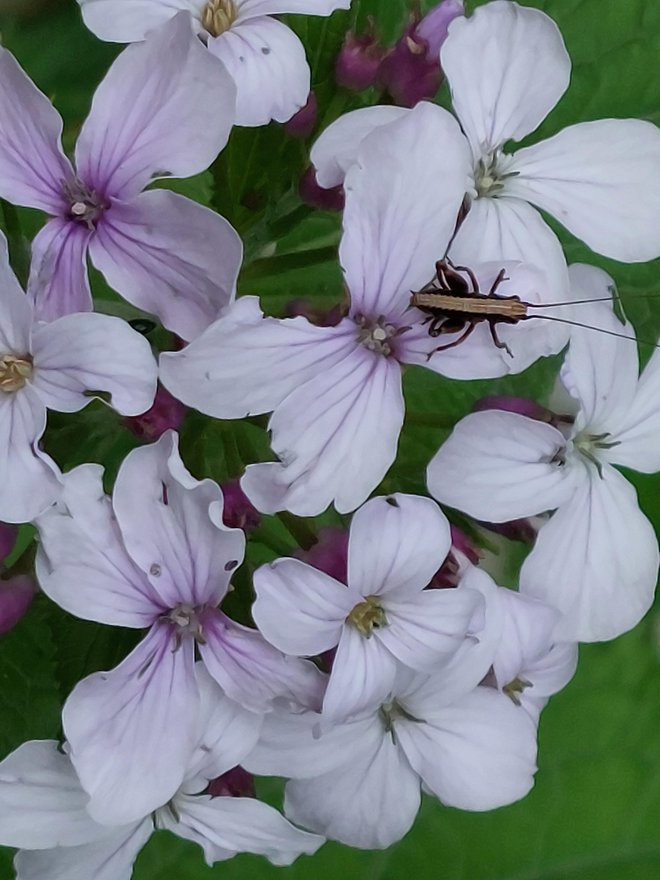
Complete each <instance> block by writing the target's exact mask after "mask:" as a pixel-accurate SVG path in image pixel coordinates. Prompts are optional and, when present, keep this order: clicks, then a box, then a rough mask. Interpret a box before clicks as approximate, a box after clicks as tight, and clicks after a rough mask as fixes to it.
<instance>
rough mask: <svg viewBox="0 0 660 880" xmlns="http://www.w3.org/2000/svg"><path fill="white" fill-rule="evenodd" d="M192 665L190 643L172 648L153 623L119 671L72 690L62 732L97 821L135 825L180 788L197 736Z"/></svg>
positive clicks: (163, 628) (166, 633) (165, 630)
mask: <svg viewBox="0 0 660 880" xmlns="http://www.w3.org/2000/svg"><path fill="white" fill-rule="evenodd" d="M194 665H195V664H194V643H193V641H192V640H191V639H184V640H183V641H182V642H181V644H180V645H179V646H175V644H174V636H173V633H172V629H171V627H170V626H169V625H168V624H165V623H156V624H155V625H154V626H153V627H152V629H151V630H150V632H149V633H148V634H147V636H146V637H145V638H144V639H143V641H142V642H140V644H139V645H138V646H137V648H135V649H134V650H133V651H132V652H131V653H130V654H129V655H128V657H127V658H126V659H125V660H124V661H123V662H122V663H120V665H119V666H117V667H116V668H115V669H113V670H112V671H111V672H96V673H94V674H93V675H90V676H88V677H87V678H85V679H83V680H82V681H81V682H79V684H77V685H76V687H75V688H74V689H73V692H72V693H71V695H70V697H69V699H68V700H67V701H66V703H65V706H64V711H63V714H62V719H63V724H64V731H65V733H66V736H67V739H68V741H69V744H70V746H71V760H72V762H73V765H74V767H75V768H76V771H77V772H78V776H79V777H80V781H81V783H82V786H83V788H84V789H85V790H86V791H87V792H88V794H89V795H90V801H89V805H88V809H89V812H90V814H91V816H92V817H93V818H94V819H96V821H97V822H101V823H103V824H106V825H121V824H125V823H128V822H134V821H138V820H140V819H142V818H143V817H144V816H146V815H148V814H149V813H151V812H152V811H153V810H156V809H158V807H161V806H162V805H163V804H166V803H167V802H168V801H169V800H170V798H171V797H172V796H173V795H174V793H175V792H176V791H177V789H178V788H179V786H180V785H181V783H182V782H183V779H184V776H185V770H186V764H187V762H188V759H189V758H190V756H191V755H192V753H193V749H194V747H195V744H196V737H197V730H196V721H197V713H198V711H199V692H198V689H197V682H196V680H195V669H194Z"/></svg>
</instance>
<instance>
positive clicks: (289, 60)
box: [78, 0, 350, 126]
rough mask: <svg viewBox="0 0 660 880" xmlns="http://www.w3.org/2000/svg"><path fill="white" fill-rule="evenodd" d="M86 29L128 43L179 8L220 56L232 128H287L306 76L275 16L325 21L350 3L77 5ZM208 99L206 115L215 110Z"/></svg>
mask: <svg viewBox="0 0 660 880" xmlns="http://www.w3.org/2000/svg"><path fill="white" fill-rule="evenodd" d="M78 2H79V3H80V5H81V7H82V13H83V18H84V21H85V24H86V25H87V27H88V28H89V29H90V30H91V31H93V32H94V33H95V34H96V36H97V37H100V38H101V39H102V40H111V41H114V42H118V43H132V42H133V41H135V40H143V39H144V38H145V36H146V35H147V34H148V33H149V31H150V30H151V29H152V28H154V27H157V26H158V25H159V24H162V22H164V21H167V20H168V19H169V18H171V17H172V16H173V15H176V13H177V11H178V10H182V9H184V10H186V12H188V13H189V16H191V18H192V26H193V29H194V31H195V33H197V34H199V36H200V37H201V39H202V40H203V41H204V42H205V43H206V45H207V46H208V48H209V52H210V53H212V54H213V55H215V56H216V57H217V58H219V59H220V60H221V61H222V63H223V64H224V66H225V67H226V68H227V70H228V71H229V73H230V74H231V76H232V78H233V80H234V82H235V83H236V89H237V100H236V113H237V115H236V123H237V125H248V126H256V125H266V124H267V123H268V122H270V120H271V119H275V120H277V122H286V121H287V120H288V119H290V118H291V116H293V115H294V113H296V111H298V110H300V109H301V107H304V106H305V102H306V101H307V96H308V95H309V90H310V71H309V66H308V64H307V59H306V58H305V48H304V46H303V44H302V43H301V42H300V40H299V39H298V37H297V36H296V35H295V34H294V32H293V31H292V30H291V29H290V28H288V27H286V25H284V24H283V23H282V22H281V21H278V20H277V19H276V18H273V16H275V15H280V14H281V13H286V12H294V13H301V14H303V15H330V14H331V13H332V12H334V10H335V9H348V7H349V6H350V0H140V2H138V3H136V0H78ZM217 109H218V108H217V107H216V105H215V103H214V101H213V98H212V97H210V96H209V99H208V111H209V115H214V114H215V113H216V112H217Z"/></svg>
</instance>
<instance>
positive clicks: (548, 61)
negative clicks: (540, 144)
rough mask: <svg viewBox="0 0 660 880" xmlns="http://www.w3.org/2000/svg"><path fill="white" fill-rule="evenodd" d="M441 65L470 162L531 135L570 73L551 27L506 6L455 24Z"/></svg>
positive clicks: (535, 14) (537, 15) (542, 17)
mask: <svg viewBox="0 0 660 880" xmlns="http://www.w3.org/2000/svg"><path fill="white" fill-rule="evenodd" d="M440 63H441V65H442V69H443V70H444V72H445V76H446V77H447V80H448V81H449V86H450V88H451V93H452V100H453V104H454V110H455V112H456V115H457V116H458V118H459V119H460V121H461V125H462V126H463V131H464V132H465V134H466V135H467V137H468V140H469V141H470V144H471V146H472V150H473V152H474V156H475V159H479V158H480V157H481V156H485V155H486V154H487V153H489V152H491V151H492V150H494V149H496V148H497V147H500V146H501V145H502V144H503V143H504V142H505V141H508V140H515V141H519V140H521V139H522V138H523V137H525V135H527V134H529V133H530V132H532V131H534V129H535V128H537V127H538V125H539V124H540V123H541V122H542V121H543V119H545V117H546V116H547V115H548V113H549V112H550V111H551V110H552V108H553V107H554V106H555V104H556V103H557V102H558V101H559V99H560V98H561V96H562V95H563V94H564V92H565V91H566V89H567V88H568V83H569V79H570V75H571V60H570V58H569V56H568V52H567V51H566V47H565V45H564V41H563V39H562V36H561V33H560V32H559V28H558V27H557V25H556V24H555V23H554V21H553V20H552V19H551V18H549V16H547V15H546V14H545V13H543V12H540V11H539V10H537V9H530V8H529V7H526V6H519V5H518V4H517V3H509V2H507V0H495V2H493V3H487V4H486V5H485V6H483V7H481V8H479V9H476V10H475V11H474V12H473V13H472V15H470V16H469V17H467V18H466V17H463V16H459V18H456V19H454V21H453V22H452V24H451V25H450V27H449V34H448V36H447V39H446V40H445V42H444V44H443V46H442V49H441V50H440Z"/></svg>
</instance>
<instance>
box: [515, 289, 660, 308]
mask: <svg viewBox="0 0 660 880" xmlns="http://www.w3.org/2000/svg"><path fill="white" fill-rule="evenodd" d="M657 297H660V293H643V294H641V295H640V296H629V297H625V298H624V297H622V296H619V295H618V294H616V293H615V294H612V296H599V297H596V298H595V299H574V300H570V301H563V302H555V303H530V302H527V301H525V305H526V306H529V308H531V309H548V308H553V309H554V308H557V306H581V305H586V304H587V303H599V302H609V303H611V302H612V301H613V300H616V301H617V302H621V303H623V304H624V305H625V304H626V303H628V302H630V301H631V300H636V299H656V298H657Z"/></svg>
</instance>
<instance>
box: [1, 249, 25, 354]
mask: <svg viewBox="0 0 660 880" xmlns="http://www.w3.org/2000/svg"><path fill="white" fill-rule="evenodd" d="M0 304H1V305H0V353H2V354H10V353H11V354H16V355H27V354H29V353H30V352H31V350H32V324H33V314H32V307H31V306H30V302H29V300H28V298H27V297H26V295H25V293H24V292H23V290H22V289H21V286H20V284H19V283H18V279H17V278H16V275H14V271H13V269H12V268H11V266H10V265H9V250H8V248H7V239H6V238H5V236H4V234H3V233H2V232H0Z"/></svg>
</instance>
